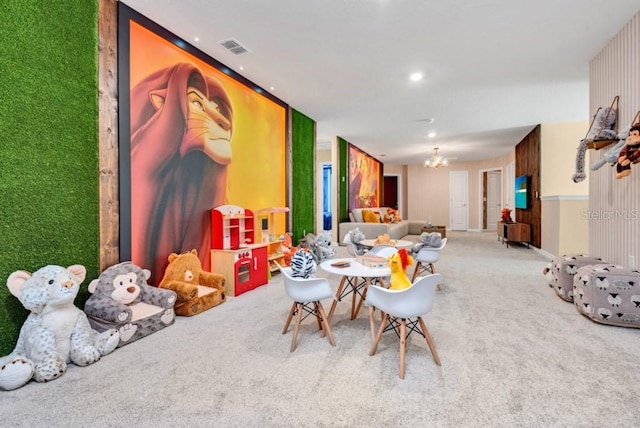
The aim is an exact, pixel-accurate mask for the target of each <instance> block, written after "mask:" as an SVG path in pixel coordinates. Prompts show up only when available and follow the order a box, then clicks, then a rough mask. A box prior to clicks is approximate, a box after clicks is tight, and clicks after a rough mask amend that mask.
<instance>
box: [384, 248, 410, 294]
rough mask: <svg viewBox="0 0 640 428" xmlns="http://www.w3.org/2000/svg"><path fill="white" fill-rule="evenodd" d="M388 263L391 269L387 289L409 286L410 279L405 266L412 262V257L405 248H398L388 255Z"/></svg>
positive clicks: (401, 288) (399, 288) (402, 288)
mask: <svg viewBox="0 0 640 428" xmlns="http://www.w3.org/2000/svg"><path fill="white" fill-rule="evenodd" d="M388 264H389V268H390V269H391V278H390V280H389V281H390V283H391V285H390V286H389V290H404V289H405V288H409V287H411V280H410V279H409V277H408V276H407V267H409V266H411V265H412V264H413V257H411V255H409V253H408V252H407V250H405V249H404V248H401V249H399V250H398V252H397V253H395V254H393V255H392V256H390V257H389V259H388Z"/></svg>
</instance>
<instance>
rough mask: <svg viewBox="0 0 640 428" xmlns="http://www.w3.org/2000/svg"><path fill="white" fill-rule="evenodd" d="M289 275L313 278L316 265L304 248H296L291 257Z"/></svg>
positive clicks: (316, 268)
mask: <svg viewBox="0 0 640 428" xmlns="http://www.w3.org/2000/svg"><path fill="white" fill-rule="evenodd" d="M290 266H291V276H292V277H293V278H313V277H314V276H315V273H316V271H317V270H318V265H317V264H316V262H315V260H314V259H313V256H312V255H311V254H310V253H309V251H308V250H307V249H305V248H301V249H299V250H297V251H296V252H295V253H294V255H293V257H291V265H290Z"/></svg>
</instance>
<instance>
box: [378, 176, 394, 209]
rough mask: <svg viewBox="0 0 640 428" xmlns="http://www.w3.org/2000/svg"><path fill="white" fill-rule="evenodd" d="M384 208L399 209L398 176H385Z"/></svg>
mask: <svg viewBox="0 0 640 428" xmlns="http://www.w3.org/2000/svg"><path fill="white" fill-rule="evenodd" d="M382 197H383V201H382V205H381V206H383V207H391V208H393V209H396V210H397V209H398V176H397V175H385V176H384V189H383V195H382Z"/></svg>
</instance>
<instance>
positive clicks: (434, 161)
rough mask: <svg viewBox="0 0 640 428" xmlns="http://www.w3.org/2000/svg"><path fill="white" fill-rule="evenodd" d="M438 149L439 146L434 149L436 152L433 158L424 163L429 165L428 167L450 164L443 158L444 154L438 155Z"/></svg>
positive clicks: (426, 165)
mask: <svg viewBox="0 0 640 428" xmlns="http://www.w3.org/2000/svg"><path fill="white" fill-rule="evenodd" d="M438 149H439V147H435V148H434V149H433V150H434V151H435V153H434V154H433V156H432V157H431V159H428V160H427V161H426V162H425V163H424V166H425V167H427V168H440V167H443V166H449V162H448V161H447V160H446V159H445V158H443V157H442V156H438Z"/></svg>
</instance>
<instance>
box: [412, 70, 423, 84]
mask: <svg viewBox="0 0 640 428" xmlns="http://www.w3.org/2000/svg"><path fill="white" fill-rule="evenodd" d="M423 77H424V74H422V73H420V72H418V73H413V74H411V76H409V79H411V81H412V82H417V81H419V80H422V78H423Z"/></svg>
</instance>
